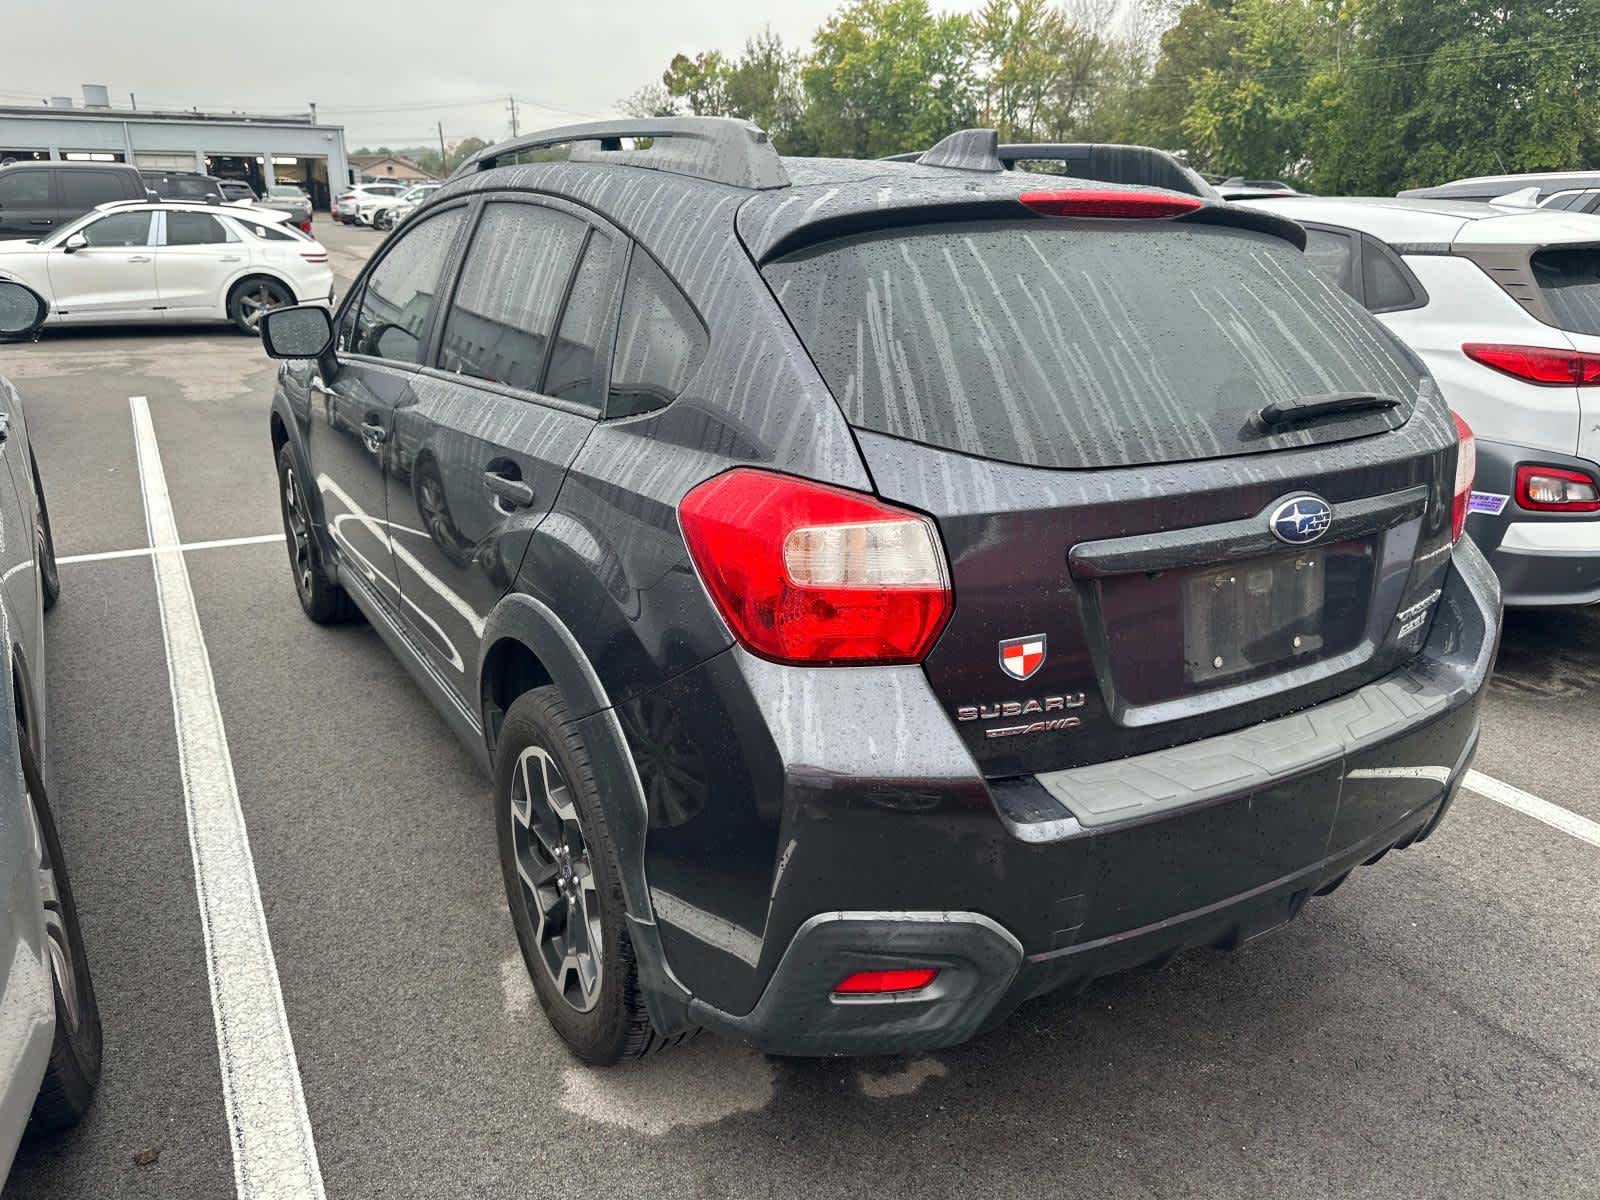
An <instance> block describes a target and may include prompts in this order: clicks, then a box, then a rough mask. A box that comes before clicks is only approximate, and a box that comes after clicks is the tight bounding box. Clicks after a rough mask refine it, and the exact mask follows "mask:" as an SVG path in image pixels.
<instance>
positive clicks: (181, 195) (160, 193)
mask: <svg viewBox="0 0 1600 1200" xmlns="http://www.w3.org/2000/svg"><path fill="white" fill-rule="evenodd" d="M140 174H141V175H143V176H144V181H145V185H146V186H147V187H148V188H149V189H150V190H151V191H152V192H154V193H155V194H156V196H157V197H159V198H160V199H162V200H184V201H188V202H190V203H203V204H223V203H226V201H227V196H226V195H225V194H224V193H223V190H222V180H220V179H218V178H217V177H216V176H214V175H202V174H200V173H199V172H198V171H154V170H149V171H141V172H140Z"/></svg>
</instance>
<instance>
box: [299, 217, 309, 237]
mask: <svg viewBox="0 0 1600 1200" xmlns="http://www.w3.org/2000/svg"><path fill="white" fill-rule="evenodd" d="M300 232H301V233H310V232H311V218H310V217H307V218H306V219H305V220H304V221H301V222H300Z"/></svg>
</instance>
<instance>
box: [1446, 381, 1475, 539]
mask: <svg viewBox="0 0 1600 1200" xmlns="http://www.w3.org/2000/svg"><path fill="white" fill-rule="evenodd" d="M1450 415H1451V416H1452V417H1454V418H1455V420H1456V434H1457V435H1458V436H1459V437H1460V439H1461V442H1460V445H1459V446H1457V448H1456V486H1455V495H1454V499H1453V500H1452V502H1451V505H1450V540H1451V541H1452V542H1459V541H1460V540H1461V533H1462V531H1463V530H1464V529H1466V527H1467V507H1468V505H1469V504H1470V503H1471V500H1472V483H1473V480H1475V479H1476V478H1477V476H1478V439H1477V438H1475V437H1474V436H1473V434H1472V426H1470V425H1468V424H1467V423H1466V421H1464V420H1463V419H1462V417H1461V414H1460V413H1458V412H1452V413H1451V414H1450Z"/></svg>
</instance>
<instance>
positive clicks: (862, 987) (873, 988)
mask: <svg viewBox="0 0 1600 1200" xmlns="http://www.w3.org/2000/svg"><path fill="white" fill-rule="evenodd" d="M938 975H939V968H938V967H903V968H901V969H899V970H893V971H857V972H855V974H853V975H846V976H845V977H844V978H843V979H841V980H840V981H839V983H838V985H837V986H836V987H835V988H834V989H833V990H834V993H835V994H836V995H841V996H887V995H889V994H891V993H893V992H920V991H921V990H922V989H923V988H925V987H927V986H928V985H929V984H930V983H932V982H933V981H934V980H935V979H936V978H937V977H938Z"/></svg>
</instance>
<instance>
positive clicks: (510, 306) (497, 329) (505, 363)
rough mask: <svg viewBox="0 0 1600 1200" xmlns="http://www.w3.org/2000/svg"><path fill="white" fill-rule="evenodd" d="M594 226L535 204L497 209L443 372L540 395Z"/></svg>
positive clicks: (447, 344)
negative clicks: (559, 319) (553, 337)
mask: <svg viewBox="0 0 1600 1200" xmlns="http://www.w3.org/2000/svg"><path fill="white" fill-rule="evenodd" d="M587 228H588V227H587V226H586V225H585V224H584V222H582V221H580V220H578V218H576V217H573V216H569V215H567V214H566V213H563V212H557V211H556V210H555V209H552V208H542V207H539V206H537V205H532V204H491V205H489V207H488V208H487V209H485V210H484V214H483V220H482V222H481V223H480V224H479V225H478V232H477V234H476V236H474V237H473V239H472V248H471V249H470V250H468V251H467V258H466V262H465V263H464V264H463V265H462V268H461V282H460V283H459V284H457V285H456V297H455V302H454V303H453V304H452V305H451V306H450V315H449V316H448V317H446V318H445V323H444V341H443V343H442V344H441V345H440V348H439V365H440V366H441V367H443V368H444V369H445V370H446V371H454V372H455V373H456V374H458V375H470V376H471V377H472V378H474V379H483V380H486V381H488V382H490V383H499V384H504V385H505V386H506V387H513V388H518V389H520V390H522V391H528V392H531V391H536V390H538V387H539V377H540V373H541V372H542V371H543V370H544V357H545V351H546V349H547V348H548V347H549V345H550V334H551V332H552V331H553V330H554V329H555V323H556V315H557V314H558V313H559V312H560V311H561V301H562V299H563V298H564V297H565V296H566V294H567V282H568V281H569V280H570V279H571V278H572V268H573V265H574V264H575V263H576V262H577V259H578V250H579V248H580V247H581V246H582V245H583V235H584V232H585V230H586V229H587Z"/></svg>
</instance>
